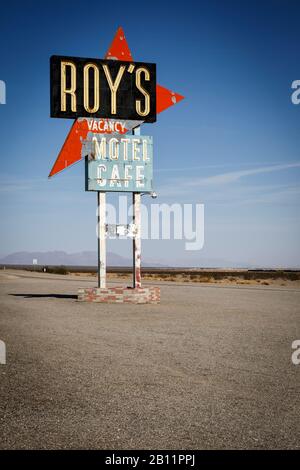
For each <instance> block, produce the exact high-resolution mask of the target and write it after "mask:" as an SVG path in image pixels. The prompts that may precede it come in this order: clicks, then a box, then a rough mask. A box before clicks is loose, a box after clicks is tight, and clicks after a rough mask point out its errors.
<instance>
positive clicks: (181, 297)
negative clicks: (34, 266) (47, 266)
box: [0, 270, 300, 449]
mask: <svg viewBox="0 0 300 470" xmlns="http://www.w3.org/2000/svg"><path fill="white" fill-rule="evenodd" d="M93 284H94V282H93V281H91V280H88V278H84V277H82V278H76V279H74V277H69V276H57V275H56V276H55V275H49V274H45V275H43V274H37V273H36V274H35V273H26V272H22V271H13V270H5V271H1V273H0V339H1V340H3V341H5V343H6V347H7V364H6V365H0V448H1V449H12V448H22V449H29V448H30V449H31V448H34V449H52V448H60V449H69V448H83V449H85V448H100V449H141V448H144V449H212V448H217V449H221V448H222V449H224V448H239V449H243V448H300V398H299V397H300V365H299V366H295V365H293V364H292V362H291V354H292V349H291V343H292V342H293V340H295V339H300V311H299V307H300V290H299V289H288V288H284V287H275V288H274V287H271V286H266V287H250V286H248V287H246V286H239V287H233V286H232V287H224V286H217V285H215V286H210V285H199V284H187V283H186V284H176V283H175V284H174V283H173V284H168V283H160V285H161V289H162V302H161V304H160V305H107V304H102V305H101V304H86V303H79V302H77V301H76V293H77V289H78V287H81V286H89V285H93Z"/></svg>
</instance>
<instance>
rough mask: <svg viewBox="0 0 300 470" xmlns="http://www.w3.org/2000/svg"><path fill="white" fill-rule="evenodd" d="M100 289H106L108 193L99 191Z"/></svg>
mask: <svg viewBox="0 0 300 470" xmlns="http://www.w3.org/2000/svg"><path fill="white" fill-rule="evenodd" d="M97 205H98V211H97V236H98V287H101V288H105V287H106V238H105V214H106V193H104V192H100V191H97Z"/></svg>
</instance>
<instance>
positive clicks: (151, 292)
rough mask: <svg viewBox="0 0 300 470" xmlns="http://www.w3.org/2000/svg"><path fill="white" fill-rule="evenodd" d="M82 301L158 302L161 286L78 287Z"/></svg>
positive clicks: (111, 302)
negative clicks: (134, 287)
mask: <svg viewBox="0 0 300 470" xmlns="http://www.w3.org/2000/svg"><path fill="white" fill-rule="evenodd" d="M78 300H79V301H80V302H102V303H110V304H114V303H120V304H123V303H124V304H158V303H159V302H160V288H159V287H143V288H136V289H133V288H130V287H107V288H106V289H101V288H98V287H87V288H82V289H78Z"/></svg>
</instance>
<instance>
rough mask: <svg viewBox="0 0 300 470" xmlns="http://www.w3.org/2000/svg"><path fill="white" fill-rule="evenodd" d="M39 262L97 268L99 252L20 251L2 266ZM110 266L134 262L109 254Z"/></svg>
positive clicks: (2, 259)
mask: <svg viewBox="0 0 300 470" xmlns="http://www.w3.org/2000/svg"><path fill="white" fill-rule="evenodd" d="M34 259H35V260H37V264H38V265H46V266H47V265H48V266H51V265H52V266H62V265H64V266H96V265H97V252H96V251H81V252H79V253H66V252H65V251H46V252H42V251H33V252H28V251H19V252H16V253H11V254H9V255H7V256H5V257H4V258H1V259H0V264H4V265H5V264H23V265H29V264H33V260H34ZM107 265H108V266H132V260H131V259H129V258H124V257H123V256H120V255H117V254H116V253H111V252H108V253H107ZM143 265H144V266H153V267H155V266H157V267H161V266H162V265H161V264H158V263H155V262H153V263H151V262H149V261H148V262H147V261H146V260H145V261H143Z"/></svg>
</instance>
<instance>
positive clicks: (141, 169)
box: [82, 135, 153, 192]
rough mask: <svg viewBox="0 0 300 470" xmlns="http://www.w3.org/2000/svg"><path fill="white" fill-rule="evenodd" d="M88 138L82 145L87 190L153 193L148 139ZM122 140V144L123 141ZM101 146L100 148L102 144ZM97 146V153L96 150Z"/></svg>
mask: <svg viewBox="0 0 300 470" xmlns="http://www.w3.org/2000/svg"><path fill="white" fill-rule="evenodd" d="M93 139H94V140H92V137H91V136H90V139H89V140H88V141H85V142H83V145H82V156H83V157H88V158H86V190H87V191H100V190H101V191H110V192H111V191H118V192H121V191H125V192H151V191H152V190H153V185H152V181H153V140H152V137H148V136H138V135H128V136H126V138H124V137H122V136H110V135H102V136H94V137H93ZM124 141H125V142H124ZM102 144H103V145H102ZM100 146H102V147H101V151H100Z"/></svg>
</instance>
